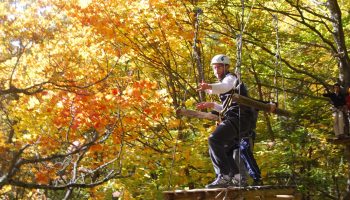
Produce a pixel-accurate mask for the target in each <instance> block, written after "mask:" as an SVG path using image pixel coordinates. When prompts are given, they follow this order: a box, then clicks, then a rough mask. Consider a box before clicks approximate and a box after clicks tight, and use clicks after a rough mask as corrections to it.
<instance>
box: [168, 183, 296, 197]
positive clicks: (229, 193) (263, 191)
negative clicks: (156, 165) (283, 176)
mask: <svg viewBox="0 0 350 200" xmlns="http://www.w3.org/2000/svg"><path fill="white" fill-rule="evenodd" d="M163 194H164V197H165V199H166V200H192V199H202V200H211V199H239V198H245V199H271V200H272V199H276V200H277V199H280V200H285V199H294V200H300V199H301V195H299V194H298V193H297V192H296V191H295V187H291V186H284V187H283V186H278V187H271V186H261V187H229V188H216V189H193V190H175V191H165V192H163Z"/></svg>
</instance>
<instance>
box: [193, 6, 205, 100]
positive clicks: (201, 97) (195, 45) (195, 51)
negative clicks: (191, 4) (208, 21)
mask: <svg viewBox="0 0 350 200" xmlns="http://www.w3.org/2000/svg"><path fill="white" fill-rule="evenodd" d="M194 12H195V23H194V37H193V46H192V49H193V56H194V58H195V59H196V64H197V70H198V74H199V78H200V81H204V73H203V66H202V62H201V58H200V51H199V49H198V31H199V16H200V15H201V14H202V13H203V10H202V9H200V8H196V9H195V10H194ZM199 100H200V101H203V100H204V93H203V92H199Z"/></svg>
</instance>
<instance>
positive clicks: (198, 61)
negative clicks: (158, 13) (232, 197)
mask: <svg viewBox="0 0 350 200" xmlns="http://www.w3.org/2000/svg"><path fill="white" fill-rule="evenodd" d="M202 13H203V10H202V9H200V8H195V9H194V14H195V23H194V37H193V45H192V49H193V57H194V59H195V60H196V61H195V63H196V66H197V70H198V73H199V77H200V78H199V79H200V80H201V81H204V73H203V66H202V62H201V58H200V50H199V47H198V42H199V40H198V32H199V16H200V15H201V14H202ZM191 69H194V67H192V68H191ZM191 69H189V73H188V78H189V77H191V76H190V74H191V71H192V70H191ZM194 74H195V73H194ZM204 95H205V94H204V93H202V92H199V100H200V101H203V100H204V99H205V96H204ZM186 97H187V90H185V94H184V97H183V100H182V107H185V108H186V104H185V100H186ZM182 123H183V121H182V120H181V119H180V124H179V126H178V133H177V135H176V138H175V144H174V148H173V151H172V161H171V167H170V173H169V178H168V190H171V189H172V188H171V187H172V176H173V169H174V166H175V159H176V151H177V145H178V140H179V135H180V133H181V126H182Z"/></svg>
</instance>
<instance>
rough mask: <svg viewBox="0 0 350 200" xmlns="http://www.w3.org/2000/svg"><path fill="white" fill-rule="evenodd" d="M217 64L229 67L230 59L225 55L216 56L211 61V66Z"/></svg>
mask: <svg viewBox="0 0 350 200" xmlns="http://www.w3.org/2000/svg"><path fill="white" fill-rule="evenodd" d="M215 63H222V64H225V65H229V64H230V58H229V57H227V56H226V55H224V54H219V55H216V56H214V57H213V58H212V59H211V63H210V64H211V65H213V64H215Z"/></svg>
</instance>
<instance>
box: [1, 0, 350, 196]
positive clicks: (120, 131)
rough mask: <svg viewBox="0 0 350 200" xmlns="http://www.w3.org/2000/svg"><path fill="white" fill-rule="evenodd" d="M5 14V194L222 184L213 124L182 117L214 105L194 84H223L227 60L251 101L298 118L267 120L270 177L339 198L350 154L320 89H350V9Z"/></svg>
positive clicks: (287, 4)
mask: <svg viewBox="0 0 350 200" xmlns="http://www.w3.org/2000/svg"><path fill="white" fill-rule="evenodd" d="M0 7H1V9H0V23H1V26H0V35H1V40H0V49H1V51H0V82H1V84H0V109H1V110H0V115H1V121H0V195H1V198H2V199H33V198H40V199H45V198H47V199H111V198H112V194H114V195H117V196H118V195H119V196H120V197H121V199H162V198H163V196H162V192H163V191H165V190H173V189H192V188H203V187H204V186H205V185H206V184H207V183H208V182H210V181H212V179H213V178H214V172H213V169H212V165H211V163H210V160H209V157H208V153H207V148H208V147H207V137H208V135H209V134H210V132H211V130H213V128H214V127H215V122H213V121H207V120H200V119H193V118H186V117H179V116H176V113H175V111H176V109H178V108H186V109H191V110H194V109H195V104H196V103H197V102H199V101H200V100H201V98H202V100H204V99H206V100H217V97H215V96H201V95H199V94H198V92H196V88H197V85H198V83H199V82H200V81H201V80H202V79H204V80H205V81H207V82H215V81H216V80H215V77H214V75H213V73H212V69H211V66H210V64H209V63H210V59H211V58H212V57H213V56H214V55H216V54H220V53H224V54H227V55H228V56H230V57H231V58H232V65H231V66H232V67H231V70H234V68H235V63H238V65H237V66H239V68H238V69H239V71H240V74H241V78H242V80H243V81H244V82H245V83H246V85H247V86H248V89H249V93H250V96H251V97H253V98H255V99H262V100H265V101H278V104H279V107H280V108H282V109H286V110H289V111H291V112H292V116H291V117H290V118H286V117H281V116H277V115H274V114H269V113H263V112H260V115H259V121H258V127H257V133H258V134H257V139H256V144H255V147H254V148H255V149H254V152H255V155H256V158H257V162H258V163H259V165H260V167H261V170H262V175H263V178H264V183H265V184H276V185H285V184H287V185H296V186H297V189H298V191H299V192H301V193H302V195H303V197H304V199H340V198H342V197H343V196H344V192H345V190H346V187H347V185H346V182H347V177H348V172H349V166H348V165H347V161H346V157H345V154H344V147H343V146H336V145H332V144H331V143H328V142H327V138H329V137H333V135H334V134H333V131H332V127H333V125H332V119H331V110H330V104H329V101H328V100H327V99H325V98H323V97H322V94H323V93H324V92H325V91H326V89H327V88H328V89H330V88H331V85H333V84H334V83H335V82H337V81H339V82H340V83H341V84H342V85H343V87H344V89H346V88H347V86H348V85H349V83H350V78H349V77H350V72H349V70H350V65H349V57H348V51H347V46H348V45H349V42H350V41H349V31H350V23H349V21H350V1H347V0H338V1H337V0H241V1H238V0H231V1H226V0H222V1H210V0H208V1H200V0H197V1H195V0H193V1H186V0H176V1H175V0H159V1H156V0H141V1H131V0H123V1H105V0H86V1H84V0H80V1H78V0H76V1H74V0H72V1H58V0H57V1H56V0H52V1H51V0H40V1H22V0H16V1H1V2H0ZM200 9H201V10H202V11H203V12H202V13H198V12H197V11H199V10H200ZM198 25H199V26H198ZM239 36H242V37H241V38H242V42H241V43H239V41H240V40H239V38H240V37H239ZM237 39H238V40H237ZM239 44H242V48H241V49H240V48H238V47H239V46H240V45H239ZM238 50H239V51H238ZM195 52H196V53H195ZM237 56H238V58H239V57H240V56H241V59H236V58H237ZM198 58H199V59H198ZM240 61H241V63H239V62H240Z"/></svg>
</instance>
